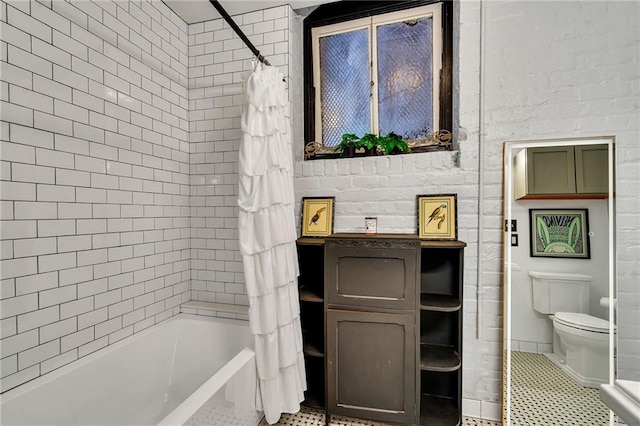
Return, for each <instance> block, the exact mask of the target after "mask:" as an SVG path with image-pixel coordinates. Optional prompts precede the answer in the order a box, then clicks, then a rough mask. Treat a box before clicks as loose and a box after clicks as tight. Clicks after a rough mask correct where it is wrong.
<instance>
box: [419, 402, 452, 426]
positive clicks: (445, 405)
mask: <svg viewBox="0 0 640 426" xmlns="http://www.w3.org/2000/svg"><path fill="white" fill-rule="evenodd" d="M420 424H421V425H438V426H457V425H459V424H460V412H459V410H458V407H457V406H456V402H455V400H454V399H452V398H444V397H441V396H434V395H426V394H422V395H421V396H420Z"/></svg>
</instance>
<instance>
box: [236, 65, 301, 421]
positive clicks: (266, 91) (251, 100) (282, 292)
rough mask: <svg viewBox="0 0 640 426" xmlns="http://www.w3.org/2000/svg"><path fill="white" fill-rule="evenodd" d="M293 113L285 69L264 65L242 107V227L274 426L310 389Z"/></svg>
mask: <svg viewBox="0 0 640 426" xmlns="http://www.w3.org/2000/svg"><path fill="white" fill-rule="evenodd" d="M288 114H289V101H288V96H287V92H286V90H285V86H284V82H283V79H282V74H281V73H280V72H279V71H278V69H277V68H274V67H271V66H262V65H260V66H257V67H256V69H255V70H254V71H253V73H252V74H251V76H250V77H249V79H248V81H247V104H246V105H245V107H244V111H243V113H242V123H241V129H242V140H241V142H240V158H239V175H240V176H239V193H238V205H239V206H240V213H239V217H238V228H239V237H240V252H241V254H242V259H243V263H244V275H245V281H246V285H247V294H248V296H249V325H250V327H251V331H252V333H253V334H254V336H255V352H256V363H257V369H258V390H257V395H256V406H257V408H258V409H260V410H262V411H264V413H265V418H266V420H267V421H268V422H269V423H270V424H273V423H275V422H277V421H278V419H279V418H280V415H281V414H282V413H285V412H286V413H295V412H297V411H299V409H300V402H302V400H303V399H304V394H303V392H304V391H305V390H306V388H307V383H306V378H305V367H304V356H303V353H302V330H301V327H300V305H299V302H298V284H297V282H298V256H297V252H296V243H295V241H296V237H297V236H296V227H295V219H294V193H293V157H292V151H291V133H290V129H289V116H288Z"/></svg>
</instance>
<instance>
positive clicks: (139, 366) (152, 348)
mask: <svg viewBox="0 0 640 426" xmlns="http://www.w3.org/2000/svg"><path fill="white" fill-rule="evenodd" d="M251 342H252V338H251V334H250V332H249V327H248V323H247V322H244V321H237V320H228V319H222V318H211V317H203V316H195V315H186V314H180V315H177V316H175V317H173V318H171V319H169V320H167V321H164V322H162V323H159V324H157V325H155V326H153V327H151V328H149V329H147V330H144V331H142V332H140V333H137V334H135V335H133V336H130V337H128V338H126V339H124V340H122V341H120V342H118V343H115V344H113V345H111V346H109V347H107V348H105V349H102V350H100V351H98V352H95V353H93V354H90V355H88V356H86V357H84V358H82V359H80V360H78V361H75V362H73V363H71V364H69V365H67V366H64V367H62V368H60V369H58V370H55V371H53V372H51V373H49V374H46V375H44V376H42V377H40V378H38V379H35V380H33V381H31V382H28V383H26V384H24V385H22V386H19V387H17V388H15V389H12V390H10V391H8V392H5V393H4V394H2V395H1V396H0V424H2V425H6V426H10V425H157V424H161V425H176V424H199V423H200V424H205V423H208V424H216V423H212V421H213V420H212V419H219V420H220V422H219V423H217V424H220V425H229V424H247V425H257V424H258V423H259V421H260V418H261V415H260V414H259V413H258V412H256V411H255V410H254V409H253V404H252V401H253V397H254V396H255V361H254V354H253V350H252V349H251ZM239 397H243V398H242V400H240V399H238V398H239Z"/></svg>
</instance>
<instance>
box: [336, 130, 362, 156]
mask: <svg viewBox="0 0 640 426" xmlns="http://www.w3.org/2000/svg"><path fill="white" fill-rule="evenodd" d="M359 147H360V138H358V136H357V135H354V134H353V133H345V134H343V135H342V141H340V143H339V144H338V146H336V148H335V150H336V152H337V153H338V154H345V151H351V150H353V151H355V149H356V148H359ZM351 156H353V153H351Z"/></svg>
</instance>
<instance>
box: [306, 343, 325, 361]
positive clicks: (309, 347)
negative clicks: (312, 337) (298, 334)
mask: <svg viewBox="0 0 640 426" xmlns="http://www.w3.org/2000/svg"><path fill="white" fill-rule="evenodd" d="M302 351H303V352H304V353H305V354H306V355H309V356H315V357H324V352H323V351H322V349H321V348H320V347H319V346H318V345H316V344H314V343H313V342H310V341H305V342H304V345H303V347H302Z"/></svg>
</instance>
